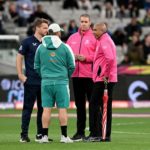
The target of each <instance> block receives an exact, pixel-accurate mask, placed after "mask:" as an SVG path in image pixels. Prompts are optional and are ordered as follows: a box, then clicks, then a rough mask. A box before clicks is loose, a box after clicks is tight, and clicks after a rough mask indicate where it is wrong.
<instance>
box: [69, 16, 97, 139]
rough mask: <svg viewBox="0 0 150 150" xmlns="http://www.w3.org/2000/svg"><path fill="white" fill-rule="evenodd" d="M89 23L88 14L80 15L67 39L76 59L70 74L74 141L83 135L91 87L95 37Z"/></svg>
mask: <svg viewBox="0 0 150 150" xmlns="http://www.w3.org/2000/svg"><path fill="white" fill-rule="evenodd" d="M90 25H91V20H90V16H89V15H88V14H83V15H81V16H80V28H79V30H78V32H76V33H74V34H73V35H71V36H70V37H69V39H68V41H67V44H69V46H70V47H71V48H72V50H73V53H74V55H75V60H76V68H75V71H74V73H73V75H72V81H73V89H74V96H75V104H76V107H77V132H76V133H75V134H74V136H73V137H72V139H73V140H74V141H81V140H82V139H83V138H84V137H85V127H86V98H87V99H88V101H90V98H91V93H92V87H93V81H92V66H93V58H94V52H95V48H96V39H95V37H94V35H93V34H92V30H91V28H90Z"/></svg>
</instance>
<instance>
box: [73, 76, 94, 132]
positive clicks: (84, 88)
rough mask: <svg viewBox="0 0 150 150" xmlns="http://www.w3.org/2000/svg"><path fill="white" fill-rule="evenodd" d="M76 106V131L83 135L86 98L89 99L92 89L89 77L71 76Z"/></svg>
mask: <svg viewBox="0 0 150 150" xmlns="http://www.w3.org/2000/svg"><path fill="white" fill-rule="evenodd" d="M72 81H73V90H74V97H75V104H76V107H77V110H76V111H77V133H78V134H81V135H84V134H85V127H86V99H87V100H88V101H90V99H91V94H92V90H93V81H92V79H91V78H72Z"/></svg>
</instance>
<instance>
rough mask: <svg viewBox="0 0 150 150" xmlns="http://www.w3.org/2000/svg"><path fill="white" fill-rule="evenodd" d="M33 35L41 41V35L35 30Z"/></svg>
mask: <svg viewBox="0 0 150 150" xmlns="http://www.w3.org/2000/svg"><path fill="white" fill-rule="evenodd" d="M34 36H35V37H36V38H37V39H38V40H39V41H40V42H41V41H42V36H41V35H40V34H38V33H36V32H35V34H34Z"/></svg>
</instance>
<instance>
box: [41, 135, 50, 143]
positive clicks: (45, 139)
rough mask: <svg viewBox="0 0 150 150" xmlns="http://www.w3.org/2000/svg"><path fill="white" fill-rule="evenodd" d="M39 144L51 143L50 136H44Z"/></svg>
mask: <svg viewBox="0 0 150 150" xmlns="http://www.w3.org/2000/svg"><path fill="white" fill-rule="evenodd" d="M39 143H49V140H48V136H47V135H44V136H42V138H41V139H40V140H39Z"/></svg>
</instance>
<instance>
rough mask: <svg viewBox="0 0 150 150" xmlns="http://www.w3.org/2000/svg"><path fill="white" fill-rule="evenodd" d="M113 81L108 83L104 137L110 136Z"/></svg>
mask: <svg viewBox="0 0 150 150" xmlns="http://www.w3.org/2000/svg"><path fill="white" fill-rule="evenodd" d="M114 85H115V83H110V84H108V104H107V132H106V137H108V138H109V137H110V136H111V124H112V95H113V87H114Z"/></svg>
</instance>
